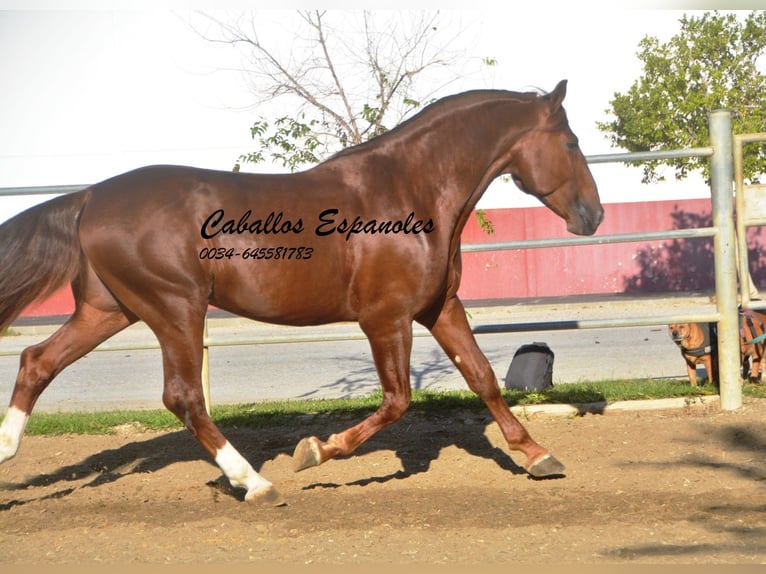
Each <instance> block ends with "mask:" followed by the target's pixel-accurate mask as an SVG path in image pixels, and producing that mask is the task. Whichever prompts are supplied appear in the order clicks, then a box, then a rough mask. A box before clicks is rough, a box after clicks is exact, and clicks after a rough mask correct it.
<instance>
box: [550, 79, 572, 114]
mask: <svg viewBox="0 0 766 574" xmlns="http://www.w3.org/2000/svg"><path fill="white" fill-rule="evenodd" d="M566 95H567V80H561V81H560V82H559V83H558V84H557V85H556V87H555V88H554V89H553V91H552V92H550V93H549V94H547V96H546V97H547V98H548V101H549V102H550V107H551V113H554V112H557V111H558V110H559V108H560V107H561V102H563V101H564V96H566Z"/></svg>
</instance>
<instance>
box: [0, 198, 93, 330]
mask: <svg viewBox="0 0 766 574" xmlns="http://www.w3.org/2000/svg"><path fill="white" fill-rule="evenodd" d="M87 198H88V193H87V192H85V191H80V192H77V193H72V194H68V195H64V196H61V197H57V198H55V199H52V200H50V201H47V202H45V203H42V204H40V205H37V206H35V207H32V208H30V209H28V210H26V211H23V212H22V213H19V214H18V215H16V216H15V217H13V218H12V219H10V220H8V221H6V222H5V223H3V224H2V225H0V331H2V330H3V329H5V328H6V327H8V325H10V324H11V322H12V321H13V320H14V319H16V317H18V316H19V314H20V313H21V312H22V311H23V310H24V308H25V307H27V306H28V305H30V304H31V303H34V302H35V301H39V300H43V299H46V298H47V297H49V296H50V295H52V294H53V293H54V292H55V291H56V290H58V289H60V288H61V287H63V286H64V285H66V284H67V283H70V282H71V281H72V280H73V279H74V278H75V276H76V275H77V272H78V270H79V269H80V265H81V261H82V257H83V254H82V250H81V248H80V238H79V234H78V229H79V224H80V213H81V212H82V210H83V207H84V206H85V203H86V201H87Z"/></svg>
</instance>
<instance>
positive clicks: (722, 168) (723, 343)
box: [709, 110, 742, 410]
mask: <svg viewBox="0 0 766 574" xmlns="http://www.w3.org/2000/svg"><path fill="white" fill-rule="evenodd" d="M709 122H710V144H711V146H712V148H713V155H712V157H711V159H710V188H711V195H712V202H713V226H714V227H716V228H717V230H718V233H716V235H715V237H714V244H713V253H714V257H715V290H716V300H717V308H718V316H719V322H718V382H719V385H720V392H721V409H723V410H735V409H738V408H740V407H741V406H742V385H741V382H740V371H739V367H740V365H739V320H738V312H737V267H736V249H735V241H736V239H735V234H734V198H733V195H734V194H733V193H732V192H733V190H732V182H733V179H734V167H733V161H734V158H733V153H732V139H733V138H732V132H731V112H730V111H728V110H715V111H713V112H711V114H710V118H709Z"/></svg>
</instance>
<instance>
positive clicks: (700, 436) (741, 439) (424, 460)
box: [0, 399, 766, 571]
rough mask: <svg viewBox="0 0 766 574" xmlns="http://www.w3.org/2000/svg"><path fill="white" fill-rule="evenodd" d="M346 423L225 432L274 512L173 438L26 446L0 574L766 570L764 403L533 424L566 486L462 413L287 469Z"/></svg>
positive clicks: (10, 471)
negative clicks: (14, 572) (193, 567)
mask: <svg viewBox="0 0 766 574" xmlns="http://www.w3.org/2000/svg"><path fill="white" fill-rule="evenodd" d="M350 422H351V421H349V420H344V419H341V418H334V417H327V416H325V417H322V418H318V419H307V420H306V424H305V427H304V429H303V430H302V431H300V432H298V431H296V430H294V429H284V428H271V429H269V430H266V431H255V430H237V429H228V430H227V434H228V436H229V438H230V439H231V441H232V442H233V443H234V444H235V445H236V446H237V447H238V448H240V450H241V451H242V452H243V454H245V455H246V456H247V457H248V458H249V460H250V461H251V462H252V463H253V465H254V466H255V467H256V468H260V469H261V471H262V473H263V474H265V476H266V477H268V478H269V479H270V480H272V481H273V482H275V483H276V484H277V485H278V486H279V488H280V490H281V492H282V494H283V495H284V497H285V498H286V500H287V502H288V505H287V506H284V507H279V508H262V507H258V506H253V505H249V504H247V503H244V502H242V501H241V500H240V493H238V492H231V491H230V490H229V488H227V487H226V485H225V484H224V481H223V479H222V478H221V474H220V472H219V471H218V469H217V467H216V466H214V465H213V464H211V462H210V461H208V460H207V459H206V457H205V456H204V454H203V452H202V449H201V448H200V447H199V446H198V445H197V443H196V442H195V441H194V440H193V438H192V437H191V436H190V435H189V434H188V433H187V432H186V431H178V432H170V433H146V432H141V430H140V429H135V428H132V427H127V428H122V429H119V430H118V432H116V433H115V434H114V435H112V436H71V435H68V436H60V437H27V438H26V439H25V442H24V443H23V444H22V447H21V451H20V453H19V455H18V456H17V457H16V458H15V459H13V460H11V461H9V462H7V463H5V464H4V465H3V466H0V549H2V550H1V551H0V564H4V565H5V566H6V567H7V566H9V565H11V564H15V565H29V564H54V563H55V564H83V563H85V564H104V563H107V564H108V563H144V564H189V563H192V564H202V563H213V564H224V563H225V564H229V565H232V566H233V565H235V564H237V563H261V564H274V565H275V566H279V565H281V566H287V565H303V564H314V565H351V564H359V565H370V564H375V563H396V564H401V565H426V564H442V563H445V564H486V565H502V564H510V563H513V564H524V563H528V564H530V563H534V564H563V563H581V564H582V563H590V564H647V563H653V564H660V563H664V564H674V563H687V564H701V563H705V564H721V563H736V564H753V563H756V564H757V563H760V564H763V563H764V562H766V401H764V400H747V399H746V401H745V405H744V407H743V408H742V409H740V410H738V411H734V412H721V411H720V410H718V409H717V408H710V407H707V408H700V407H698V408H694V409H678V410H673V411H660V412H658V411H651V412H647V411H643V412H626V413H616V414H607V415H594V414H588V415H585V416H583V417H576V418H571V417H552V416H550V415H538V416H535V417H534V418H532V419H530V420H528V421H527V422H526V424H527V428H528V429H529V430H530V432H531V433H532V435H533V436H534V437H535V438H536V439H537V440H538V441H540V442H542V443H543V444H545V445H547V446H549V447H550V448H551V450H552V451H553V452H554V453H555V454H556V456H557V457H558V458H560V459H561V460H562V462H564V463H565V464H566V465H567V472H566V476H565V477H563V478H556V479H549V480H532V479H530V478H529V477H528V476H527V475H526V474H525V473H524V472H523V471H522V470H521V469H520V468H519V467H518V466H517V463H520V462H522V461H521V460H520V459H518V457H516V458H513V457H511V456H509V455H508V451H507V450H506V449H505V448H504V447H503V445H502V443H501V440H500V435H499V432H498V430H497V427H496V425H495V424H494V423H492V422H491V421H490V419H489V418H488V417H487V416H485V415H483V414H476V413H469V412H465V413H462V414H458V415H456V416H452V415H450V416H449V417H447V416H444V417H437V418H434V417H429V418H426V417H425V416H424V415H416V414H412V413H410V414H408V415H407V416H405V418H404V419H403V420H401V421H400V422H399V423H398V424H397V425H395V426H394V427H393V428H390V429H387V430H385V431H383V432H381V433H380V434H379V435H378V436H376V437H375V438H374V439H373V440H372V441H370V442H369V443H368V444H367V445H365V446H364V447H363V448H362V449H361V451H360V452H359V453H358V454H357V455H356V456H353V457H350V458H346V459H342V460H335V461H330V462H328V463H326V464H325V465H323V466H321V467H318V468H314V469H309V470H306V471H304V472H301V473H298V474H295V473H293V472H292V467H291V457H290V453H291V452H292V448H293V446H294V445H295V444H296V442H297V441H298V439H299V438H301V437H302V436H304V435H305V434H309V433H317V434H318V435H319V436H321V437H323V438H324V437H326V436H327V435H328V434H329V433H331V432H333V431H335V430H338V429H340V428H343V427H345V426H348V424H349V423H350ZM100 571H103V570H100Z"/></svg>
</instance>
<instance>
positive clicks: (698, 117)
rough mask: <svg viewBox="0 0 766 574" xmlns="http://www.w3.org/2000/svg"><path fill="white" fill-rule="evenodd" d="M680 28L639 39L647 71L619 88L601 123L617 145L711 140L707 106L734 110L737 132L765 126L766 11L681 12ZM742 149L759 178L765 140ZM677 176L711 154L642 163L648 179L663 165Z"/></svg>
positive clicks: (752, 176)
mask: <svg viewBox="0 0 766 574" xmlns="http://www.w3.org/2000/svg"><path fill="white" fill-rule="evenodd" d="M679 23H680V25H681V30H680V32H679V33H678V34H677V35H675V36H673V37H672V38H671V39H670V40H669V41H668V42H665V43H661V42H660V41H659V40H658V39H657V38H656V37H651V36H646V37H645V38H644V39H643V40H641V42H640V43H639V52H638V58H639V59H640V60H641V61H642V62H643V68H644V71H643V75H642V76H641V77H640V78H639V79H638V80H636V82H635V83H634V84H633V85H632V86H631V87H630V89H629V90H628V91H627V93H624V94H623V93H615V94H614V99H613V100H612V101H611V102H610V104H611V108H610V109H607V110H606V112H607V113H608V114H611V115H612V116H613V117H614V119H612V120H610V121H606V122H598V123H597V126H598V128H599V129H600V130H601V131H603V132H606V133H607V134H608V137H609V139H610V141H611V143H612V144H613V145H614V146H617V147H621V148H623V149H626V150H628V151H631V152H640V151H657V150H670V149H682V148H690V147H705V146H707V145H709V133H708V113H709V112H710V111H712V110H715V109H729V110H731V111H732V112H733V119H732V123H733V129H734V132H735V133H758V132H766V76H764V73H763V70H764V68H766V61H765V60H766V58H765V57H764V54H765V52H766V12H764V11H756V12H750V13H748V14H747V15H746V16H743V15H742V14H730V13H729V14H720V13H719V12H712V13H711V12H706V13H704V14H703V15H701V16H688V15H684V17H683V18H681V19H680V20H679ZM750 151H751V150H748V153H746V154H745V156H746V157H745V162H744V175H745V179H746V180H748V181H750V182H758V181H759V178H762V177H763V175H764V174H766V147H765V146H757V147H756V146H753V149H752V153H750ZM663 164H664V165H668V166H671V167H672V168H673V170H674V172H675V177H676V178H677V179H684V178H685V177H686V176H687V175H688V174H689V173H690V172H692V171H697V170H700V171H701V172H702V174H703V176H704V177H705V178H706V179H708V178H709V163H708V161H707V159H706V158H699V157H694V158H679V159H664V160H657V161H652V162H648V163H645V164H643V181H644V182H645V183H647V182H652V181H660V180H662V179H664V177H663V174H662V171H661V169H660V166H661V165H663Z"/></svg>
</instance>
